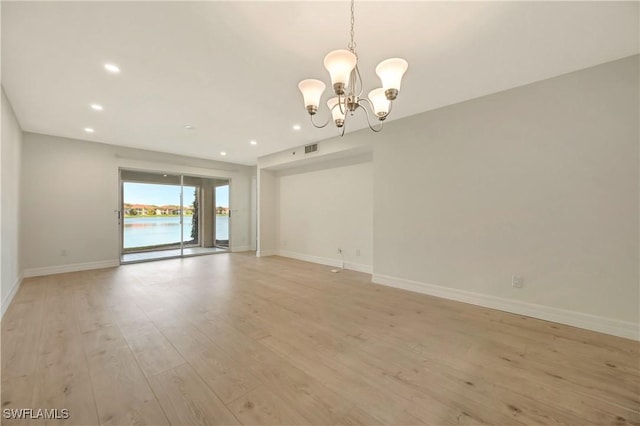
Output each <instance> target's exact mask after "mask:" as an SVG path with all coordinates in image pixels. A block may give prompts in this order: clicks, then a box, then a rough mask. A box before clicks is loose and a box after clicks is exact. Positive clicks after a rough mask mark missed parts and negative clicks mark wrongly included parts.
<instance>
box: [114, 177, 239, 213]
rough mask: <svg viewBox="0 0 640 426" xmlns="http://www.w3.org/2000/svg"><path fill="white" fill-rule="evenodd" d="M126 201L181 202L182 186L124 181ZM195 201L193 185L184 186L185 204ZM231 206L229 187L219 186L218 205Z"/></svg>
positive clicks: (137, 202) (144, 202)
mask: <svg viewBox="0 0 640 426" xmlns="http://www.w3.org/2000/svg"><path fill="white" fill-rule="evenodd" d="M124 202H125V203H130V204H153V205H156V206H162V205H167V204H172V205H179V204H180V187H179V186H174V185H155V184H149V183H133V182H124ZM191 203H193V187H192V186H185V187H184V204H185V206H189V205H191ZM218 206H222V207H229V187H228V186H221V187H218V190H217V196H216V207H218Z"/></svg>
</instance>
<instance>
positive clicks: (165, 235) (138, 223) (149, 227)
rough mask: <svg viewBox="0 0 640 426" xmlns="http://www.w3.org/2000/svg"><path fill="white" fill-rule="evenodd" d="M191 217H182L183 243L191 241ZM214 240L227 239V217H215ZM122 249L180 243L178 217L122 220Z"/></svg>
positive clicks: (145, 217)
mask: <svg viewBox="0 0 640 426" xmlns="http://www.w3.org/2000/svg"><path fill="white" fill-rule="evenodd" d="M192 220H193V216H184V220H183V223H182V229H183V232H184V240H185V242H187V241H190V240H191V223H192ZM216 239H218V240H228V239H229V216H223V215H217V216H216ZM123 243H124V248H125V249H127V248H133V247H148V246H159V245H166V244H179V243H180V217H179V216H138V217H125V218H124V241H123Z"/></svg>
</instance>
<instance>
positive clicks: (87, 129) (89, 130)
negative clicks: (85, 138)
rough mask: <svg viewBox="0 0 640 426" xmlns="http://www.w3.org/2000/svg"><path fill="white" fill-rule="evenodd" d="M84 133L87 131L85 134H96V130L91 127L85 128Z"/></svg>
mask: <svg viewBox="0 0 640 426" xmlns="http://www.w3.org/2000/svg"><path fill="white" fill-rule="evenodd" d="M84 131H85V132H87V133H93V132H95V130H93V129H92V128H91V127H85V128H84Z"/></svg>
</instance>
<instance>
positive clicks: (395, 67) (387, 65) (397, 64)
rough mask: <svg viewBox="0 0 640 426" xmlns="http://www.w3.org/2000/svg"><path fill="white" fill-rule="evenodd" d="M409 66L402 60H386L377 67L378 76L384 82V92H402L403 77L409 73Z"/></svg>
mask: <svg viewBox="0 0 640 426" xmlns="http://www.w3.org/2000/svg"><path fill="white" fill-rule="evenodd" d="M408 67H409V64H408V63H407V61H405V60H404V59H402V58H391V59H385V60H384V61H382V62H380V63H379V64H378V66H377V67H376V74H378V77H380V80H381V81H382V87H383V88H384V90H387V89H396V90H400V84H401V83H402V76H403V75H404V73H405V72H406V71H407V68H408Z"/></svg>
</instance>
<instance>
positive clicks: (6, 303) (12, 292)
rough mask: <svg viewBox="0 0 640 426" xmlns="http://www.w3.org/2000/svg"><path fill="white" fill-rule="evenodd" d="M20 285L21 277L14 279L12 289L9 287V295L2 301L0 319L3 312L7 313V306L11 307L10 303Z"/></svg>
mask: <svg viewBox="0 0 640 426" xmlns="http://www.w3.org/2000/svg"><path fill="white" fill-rule="evenodd" d="M21 284H22V275H19V276H18V278H16V281H15V282H14V283H13V287H11V290H10V291H9V294H7V295H6V296H5V297H4V298H3V300H2V308H1V309H2V312H1V313H0V318H1V317H4V314H5V312H7V309H9V305H11V301H12V300H13V298H14V297H15V295H16V293H17V292H18V290H19V289H20V285H21Z"/></svg>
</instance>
